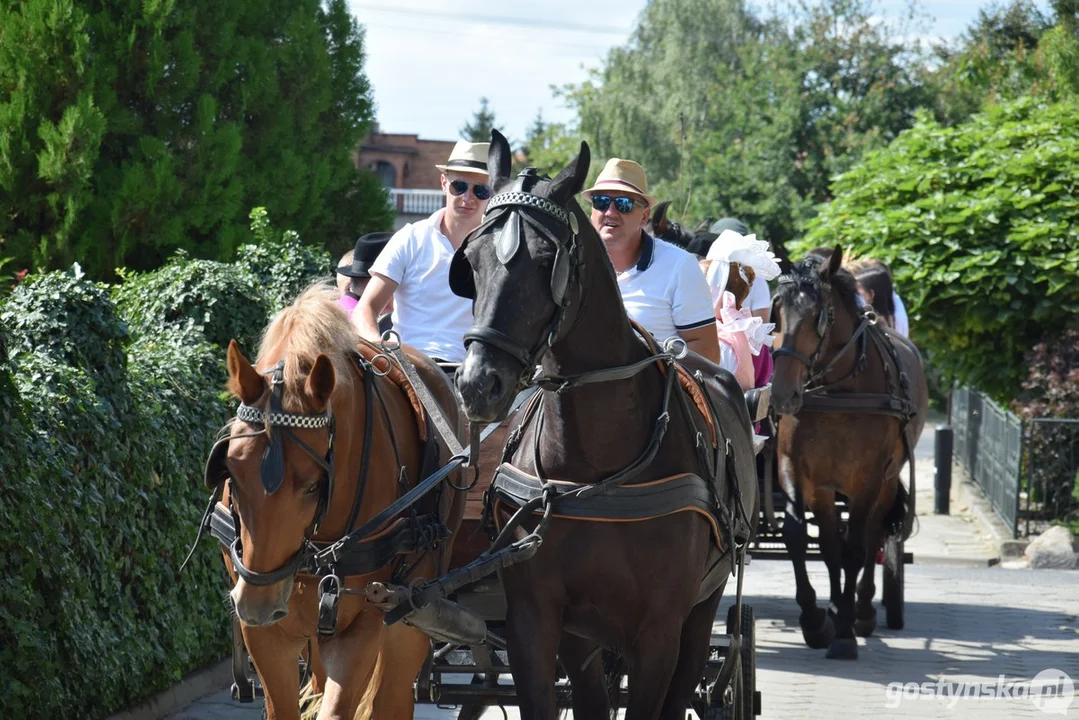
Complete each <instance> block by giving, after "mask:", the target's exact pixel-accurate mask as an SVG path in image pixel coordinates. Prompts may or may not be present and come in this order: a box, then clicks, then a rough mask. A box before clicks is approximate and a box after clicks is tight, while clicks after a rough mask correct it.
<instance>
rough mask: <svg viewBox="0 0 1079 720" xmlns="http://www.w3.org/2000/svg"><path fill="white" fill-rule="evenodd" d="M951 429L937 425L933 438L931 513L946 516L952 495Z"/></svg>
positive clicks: (947, 426)
mask: <svg viewBox="0 0 1079 720" xmlns="http://www.w3.org/2000/svg"><path fill="white" fill-rule="evenodd" d="M952 439H953V436H952V428H951V427H950V426H949V425H938V426H937V432H936V436H935V437H934V441H935V442H934V462H936V467H934V468H933V491H934V504H933V512H934V513H936V514H937V515H947V514H948V506H949V504H950V499H951V493H952Z"/></svg>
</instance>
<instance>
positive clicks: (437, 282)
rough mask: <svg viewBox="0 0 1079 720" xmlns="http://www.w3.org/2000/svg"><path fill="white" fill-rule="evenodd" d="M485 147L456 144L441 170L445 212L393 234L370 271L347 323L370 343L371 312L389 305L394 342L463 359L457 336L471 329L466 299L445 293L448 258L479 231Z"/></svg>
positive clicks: (375, 333) (485, 190) (374, 315)
mask: <svg viewBox="0 0 1079 720" xmlns="http://www.w3.org/2000/svg"><path fill="white" fill-rule="evenodd" d="M489 146H490V143H470V142H465V141H463V140H462V141H461V142H459V143H457V144H456V145H455V146H454V148H453V152H451V153H450V157H449V160H447V161H446V164H445V165H436V166H435V167H437V168H438V169H439V170H441V171H442V179H441V182H442V191H443V192H444V193H445V194H446V207H444V208H442V209H441V210H438V211H436V212H435V213H434V214H433V215H431V217H429V218H426V219H424V220H421V221H419V222H416V223H410V224H408V225H406V226H405V227H403V228H401V229H400V230H398V231H397V232H396V233H395V234H394V236H393V237H392V238H390V241H389V243H388V244H387V245H386V248H385V249H384V250H383V251H382V253H381V254H379V256H378V259H377V260H376V261H375V262H374V264H373V265H372V266H371V281H370V282H369V283H368V284H367V288H366V289H365V290H364V292H363V295H362V296H361V297H360V301H359V303H358V304H357V305H356V310H355V312H354V313H353V315H352V320H353V322H354V323H355V324H356V326H357V327H358V328H359V331H360V334H361V335H363V336H364V337H366V338H368V339H371V340H377V339H378V338H379V337H381V334H380V333H379V330H378V311H379V310H381V309H382V308H384V307H385V306H386V304H387V303H389V302H390V300H393V316H392V319H393V327H394V329H395V330H396V331H397V332H398V333H399V334H400V335H401V341H402V342H405V343H407V344H409V345H411V346H413V347H415V348H416V349H418V350H422V351H423V352H425V353H427V354H428V355H430V356H431V357H432V358H434V359H435V360H440V361H443V362H461V361H463V360H464V359H465V347H464V334H465V332H467V331H468V329H469V328H470V327H472V301H471V300H467V299H465V298H461V297H458V296H456V295H454V294H453V291H452V290H450V285H449V271H450V260H451V259H452V258H453V252H454V251H455V250H456V249H457V248H458V247H460V246H461V243H462V242H464V239H465V236H466V235H468V233H470V232H472V230H474V229H475V228H476V227H478V226H479V224H480V221H481V220H482V219H483V211H484V210H485V209H486V208H487V201H488V200H489V199H490V198H491V187H490V186H489V185H488V184H487V150H488V148H489Z"/></svg>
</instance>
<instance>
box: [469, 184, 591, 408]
mask: <svg viewBox="0 0 1079 720" xmlns="http://www.w3.org/2000/svg"><path fill="white" fill-rule="evenodd" d="M534 177H536V171H535V169H533V168H525V169H524V171H522V172H521V174H520V175H518V177H517V182H516V183H515V184H514V189H512V190H510V191H507V192H503V193H499V194H498V195H495V196H494V197H493V198H491V201H490V202H489V203H488V204H487V209H486V211H485V212H484V216H483V222H482V223H480V225H479V227H477V228H476V229H475V230H473V231H472V232H471V233H469V235H468V237H466V238H465V241H464V242H463V243H461V247H460V248H458V249H457V251H456V252H455V253H454V256H453V261H452V262H451V264H450V289H451V290H453V292H454V293H455V294H456V295H458V296H460V297H464V298H468V299H471V300H475V299H476V285H475V278H474V276H473V274H472V267H471V266H470V265H469V263H468V259H467V258H466V257H465V248H466V247H467V246H468V244H469V243H470V242H477V241H478V240H479V239H480V238H481V236H483V235H484V234H485V233H488V232H490V231H492V230H493V229H494V228H495V226H496V225H498V224H499V223H502V225H501V229H500V230H499V231H498V233H497V234H493V235H492V237H493V238H494V242H495V252H496V254H497V256H498V259H499V261H500V262H501V263H502V264H503V265H505V266H507V267H508V266H509V264H510V262H511V261H512V260H513V258H514V257H516V255H517V253H518V252H519V250H520V248H521V246H522V245H524V241H523V237H524V232H523V230H524V225H525V224H527V225H528V226H529V227H531V228H532V229H533V230H535V231H536V232H538V233H539V234H540V235H541V236H542V237H544V238H546V239H547V240H548V241H550V242H551V243H552V244H554V246H555V248H556V249H557V250H556V253H555V260H554V265H553V267H552V269H551V297H552V299H553V300H554V302H555V306H556V308H555V311H554V313H553V314H552V316H551V320H550V322H549V323H548V326H547V329H546V330H545V331H544V332H543V334H541V335H540V338H539V340H538V341H537V342H536V344H535V345H533V346H532V347H526V346H525V345H523V344H521V343H519V342H518V341H516V340H514V339H513V338H511V337H509V336H508V335H506V334H505V333H503V332H501V331H499V330H496V329H494V328H492V327H489V326H484V325H474V326H473V327H472V328H471V329H470V330H469V331H468V332H466V333H465V335H464V341H465V345H466V346H468V345H469V344H470V343H473V342H482V343H484V344H486V345H490V346H491V347H494V348H498V349H499V350H502V351H503V352H505V353H506V354H508V355H510V356H511V357H513V358H514V359H515V360H517V361H518V362H519V363H521V374H520V377H519V380H518V390H520V389H523V388H524V387H526V386H527V385H528V384H529V382H530V381H531V379H532V373H533V372H534V370H535V367H536V366H537V365H538V364H539V361H540V359H541V358H542V357H543V355H544V353H546V352H547V350H548V349H549V348H550V347H551V346H552V345H554V344H555V343H556V342H558V339H559V338H560V337H562V335H563V334H564V333H565V332H566V330H567V329H568V328H569V323H567V321H566V318H567V316H568V314H569V311H570V309H571V308H572V307H574V306H575V305H577V306H579V305H580V302H581V296H582V293H583V288H582V286H581V283H580V277H581V270H582V265H583V259H582V256H581V244H580V242H579V241H578V238H577V235H578V230H579V226H578V221H577V216H576V215H574V214H573V212H571V211H569V210H566V209H565V208H564V207H562V206H561V205H559V204H557V203H555V202H553V201H551V200H549V199H547V198H545V197H540V196H539V195H533V194H532V193H529V192H525V191H524V190H523V189H522V188H523V187H524V184H525V182H526V180H527V179H528V178H534ZM537 214H543V215H546V216H547V217H548V218H553V219H554V220H556V221H557V223H558V225H559V231H560V232H558V233H556V232H552V231H551V229H550V228H548V227H547V225H545V224H544V223H543V222H542V221H541V220H540V219H539V218H538V217H537Z"/></svg>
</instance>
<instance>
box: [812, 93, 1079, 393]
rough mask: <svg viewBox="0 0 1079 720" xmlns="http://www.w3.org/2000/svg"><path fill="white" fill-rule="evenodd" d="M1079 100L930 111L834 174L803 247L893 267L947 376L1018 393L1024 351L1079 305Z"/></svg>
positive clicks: (918, 334) (915, 326)
mask: <svg viewBox="0 0 1079 720" xmlns="http://www.w3.org/2000/svg"><path fill="white" fill-rule="evenodd" d="M1077 177H1079V104H1077V103H1076V102H1074V101H1072V102H1065V103H1057V104H1052V105H1048V104H1045V103H1043V102H1040V101H1039V100H1037V99H1036V98H1031V97H1028V98H1023V99H1021V100H1019V101H1016V102H1014V103H1009V104H1004V105H999V106H994V107H991V108H990V109H989V110H988V111H986V112H984V113H981V114H978V115H975V116H974V117H973V118H972V119H971V120H970V121H969V122H967V123H963V124H961V125H958V126H955V127H953V128H948V127H945V126H942V125H940V124H939V123H937V122H936V121H935V120H933V119H932V118H930V117H929V116H928V113H926V114H924V115H923V116H922V118H921V120H920V121H919V122H918V123H917V125H916V126H915V127H914V128H912V129H911V130H909V131H908V132H905V133H903V134H902V135H900V136H899V138H898V139H897V140H896V141H895V142H893V143H892V144H891V145H890V146H889V147H888V148H886V149H883V150H880V151H877V152H873V153H870V154H869V155H868V156H867V157H866V158H865V160H864V161H863V162H862V163H860V164H859V165H857V166H856V167H855V168H853V169H851V170H850V171H849V172H847V173H845V174H843V175H841V176H839V177H838V178H836V180H835V183H834V186H833V188H834V191H835V193H836V198H835V199H834V200H833V201H832V202H831V203H829V204H827V205H824V206H823V207H822V208H821V210H820V214H819V215H818V217H817V218H816V219H815V220H814V221H813V222H812V223H810V226H809V231H808V233H807V235H806V237H805V239H804V241H803V242H802V243H801V247H802V249H803V250H804V249H808V248H809V247H814V246H817V245H825V244H827V245H830V244H832V243H836V242H838V243H842V244H843V245H844V246H845V247H847V248H848V249H849V250H850V251H852V252H853V253H854V254H856V255H862V256H866V255H868V256H871V257H875V258H878V259H880V260H883V261H885V262H886V263H888V264H889V266H890V267H891V270H892V273H893V276H894V277H895V281H896V285H897V287H898V292H899V293H900V295H901V296H902V297H903V299H904V302H905V303H906V304H907V306H908V309H909V311H910V314H911V331H912V334H913V336H914V338H915V339H916V340H917V341H919V343H920V344H922V345H923V346H924V347H925V348H926V350H927V351H928V353H929V356H930V359H931V361H932V362H933V364H934V365H935V366H936V367H937V368H939V369H940V370H942V371H944V373H945V374H946V376H947V377H948V379H958V380H960V381H962V382H966V383H970V384H972V385H974V386H976V387H978V388H981V389H984V390H986V391H989V392H991V393H993V394H994V395H996V397H997V398H998V399H1001V400H1005V401H1006V400H1009V399H1011V398H1013V397H1015V396H1016V394H1017V393H1018V392H1019V388H1020V385H1021V382H1022V380H1023V379H1024V377H1025V376H1026V367H1025V364H1024V362H1023V355H1024V353H1026V352H1028V351H1030V350H1031V348H1033V347H1034V345H1035V344H1037V343H1038V342H1040V341H1041V340H1043V339H1044V338H1045V337H1046V336H1048V339H1050V340H1052V339H1053V338H1055V337H1056V336H1057V335H1056V334H1057V333H1059V332H1060V330H1061V329H1062V328H1064V327H1066V326H1067V325H1068V324H1069V322H1070V321H1072V320H1073V319H1074V317H1075V316H1076V314H1077V313H1079V282H1077V281H1076V277H1077V274H1079V202H1076V199H1075V198H1076V191H1075V179H1076V178H1077Z"/></svg>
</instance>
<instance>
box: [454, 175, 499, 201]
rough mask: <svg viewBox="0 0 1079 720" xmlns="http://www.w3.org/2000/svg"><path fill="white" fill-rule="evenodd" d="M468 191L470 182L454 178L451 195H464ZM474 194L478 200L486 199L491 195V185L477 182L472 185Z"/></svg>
mask: <svg viewBox="0 0 1079 720" xmlns="http://www.w3.org/2000/svg"><path fill="white" fill-rule="evenodd" d="M466 192H468V183H467V182H465V181H464V180H454V181H452V182H451V183H450V195H453V196H454V197H456V196H458V195H464V194H465V193H466ZM472 194H473V195H475V196H476V199H477V200H486V199H487V198H489V197H491V186H490V185H483V184H481V183H476V184H475V185H473V186H472Z"/></svg>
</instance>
